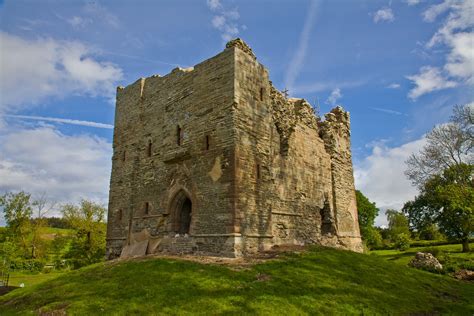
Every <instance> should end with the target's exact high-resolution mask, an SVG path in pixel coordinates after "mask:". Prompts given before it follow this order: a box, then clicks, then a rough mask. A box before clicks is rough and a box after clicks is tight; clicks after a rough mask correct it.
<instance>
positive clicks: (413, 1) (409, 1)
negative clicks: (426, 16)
mask: <svg viewBox="0 0 474 316" xmlns="http://www.w3.org/2000/svg"><path fill="white" fill-rule="evenodd" d="M403 2H405V3H406V4H408V5H409V6H413V5H417V4H419V3H420V2H422V0H404V1H403Z"/></svg>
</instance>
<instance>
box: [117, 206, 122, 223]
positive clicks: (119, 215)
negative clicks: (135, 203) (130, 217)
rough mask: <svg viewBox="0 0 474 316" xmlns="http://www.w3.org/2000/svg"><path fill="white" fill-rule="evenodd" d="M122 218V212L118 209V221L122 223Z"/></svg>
mask: <svg viewBox="0 0 474 316" xmlns="http://www.w3.org/2000/svg"><path fill="white" fill-rule="evenodd" d="M122 218H123V211H122V210H121V209H120V210H119V211H118V220H119V221H120V222H121V221H122Z"/></svg>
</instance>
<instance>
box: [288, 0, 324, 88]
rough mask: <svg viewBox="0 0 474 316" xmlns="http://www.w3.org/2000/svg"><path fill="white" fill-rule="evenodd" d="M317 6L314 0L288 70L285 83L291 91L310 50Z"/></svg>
mask: <svg viewBox="0 0 474 316" xmlns="http://www.w3.org/2000/svg"><path fill="white" fill-rule="evenodd" d="M317 6H318V2H317V1H316V0H312V1H311V3H310V6H309V8H308V13H307V15H306V19H305V21H304V25H303V29H302V30H301V33H300V38H299V42H298V47H297V48H296V50H295V55H294V56H293V58H292V59H291V61H290V64H289V66H288V70H287V72H286V76H285V85H286V88H287V89H289V90H290V93H291V92H292V91H293V85H294V83H295V80H296V78H297V77H298V75H299V73H300V71H301V68H302V67H303V62H304V59H305V57H306V53H307V51H308V43H309V38H310V36H311V28H312V27H313V24H314V20H315V19H316V11H317Z"/></svg>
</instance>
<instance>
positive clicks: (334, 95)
mask: <svg viewBox="0 0 474 316" xmlns="http://www.w3.org/2000/svg"><path fill="white" fill-rule="evenodd" d="M342 96H343V95H342V93H341V89H339V88H336V89H334V90H332V91H331V94H330V95H329V97H328V98H327V100H326V104H331V105H336V103H337V101H338V100H339V99H340V98H342Z"/></svg>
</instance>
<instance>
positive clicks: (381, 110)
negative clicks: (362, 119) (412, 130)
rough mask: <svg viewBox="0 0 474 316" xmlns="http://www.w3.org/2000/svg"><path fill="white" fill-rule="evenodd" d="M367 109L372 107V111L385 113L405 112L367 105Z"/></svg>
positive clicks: (399, 113) (400, 113)
mask: <svg viewBox="0 0 474 316" xmlns="http://www.w3.org/2000/svg"><path fill="white" fill-rule="evenodd" d="M369 109H372V110H374V111H379V112H383V113H387V114H393V115H406V114H405V113H402V112H399V111H394V110H390V109H384V108H376V107H369Z"/></svg>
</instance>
